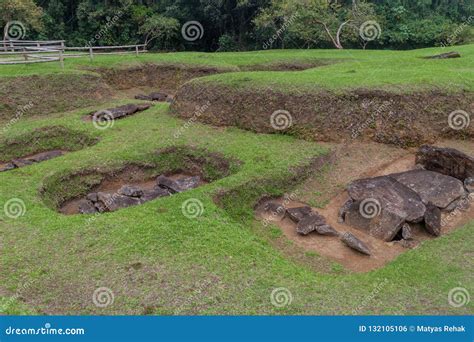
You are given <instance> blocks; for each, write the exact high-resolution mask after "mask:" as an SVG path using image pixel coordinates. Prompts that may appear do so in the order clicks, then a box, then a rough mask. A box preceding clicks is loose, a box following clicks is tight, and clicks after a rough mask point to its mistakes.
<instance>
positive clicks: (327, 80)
mask: <svg viewBox="0 0 474 342" xmlns="http://www.w3.org/2000/svg"><path fill="white" fill-rule="evenodd" d="M450 50H456V51H459V52H460V53H461V55H462V58H459V59H448V60H428V59H422V58H420V57H424V56H429V55H433V54H438V53H443V52H447V51H450ZM318 61H336V63H334V64H332V65H328V66H323V67H317V68H313V69H308V70H304V71H291V72H283V71H274V72H269V71H262V72H245V71H242V70H244V69H245V68H246V67H249V66H256V65H264V64H278V63H313V62H314V63H316V62H318ZM142 63H156V64H182V65H189V66H208V67H215V68H219V69H223V70H226V71H234V72H231V73H224V74H219V75H212V76H209V77H204V78H201V79H199V80H195V82H212V83H213V84H214V83H217V84H224V85H229V86H233V87H246V88H248V87H257V88H258V87H272V88H274V89H281V90H284V91H301V90H305V91H306V90H315V89H320V88H324V89H330V90H340V89H353V88H382V89H388V90H391V91H400V92H406V91H413V90H426V89H445V90H449V91H460V90H468V91H472V90H474V70H473V68H472V66H473V65H474V44H471V45H464V46H456V47H453V48H449V49H447V48H429V49H420V50H413V51H383V50H375V51H373V50H365V51H364V50H270V51H254V52H227V53H224V52H222V53H199V52H179V53H149V54H142V55H140V56H138V57H135V56H133V55H122V56H98V57H97V58H96V59H94V61H93V62H90V61H89V60H88V58H74V59H68V60H66V63H65V65H66V67H65V70H64V71H62V70H61V69H60V68H59V65H58V64H57V63H42V64H34V65H24V66H0V77H14V76H20V75H22V76H28V75H44V74H62V73H86V72H90V71H87V70H86V69H87V68H97V67H100V68H111V67H114V68H117V67H128V66H133V65H140V64H142Z"/></svg>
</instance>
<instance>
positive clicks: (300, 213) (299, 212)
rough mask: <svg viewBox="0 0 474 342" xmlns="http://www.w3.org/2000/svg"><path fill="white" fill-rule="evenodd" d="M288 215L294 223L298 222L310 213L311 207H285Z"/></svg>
mask: <svg viewBox="0 0 474 342" xmlns="http://www.w3.org/2000/svg"><path fill="white" fill-rule="evenodd" d="M286 212H287V214H288V217H289V218H290V219H291V220H292V221H293V222H295V223H298V222H300V221H301V220H302V219H303V218H304V217H306V216H308V215H310V214H311V213H312V209H311V207H309V206H307V205H305V206H302V207H296V208H288V209H286Z"/></svg>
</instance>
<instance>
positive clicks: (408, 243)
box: [395, 239, 418, 249]
mask: <svg viewBox="0 0 474 342" xmlns="http://www.w3.org/2000/svg"><path fill="white" fill-rule="evenodd" d="M395 244H397V245H400V246H402V247H403V248H410V249H413V248H415V247H416V246H417V245H418V241H415V240H404V239H402V240H398V241H395Z"/></svg>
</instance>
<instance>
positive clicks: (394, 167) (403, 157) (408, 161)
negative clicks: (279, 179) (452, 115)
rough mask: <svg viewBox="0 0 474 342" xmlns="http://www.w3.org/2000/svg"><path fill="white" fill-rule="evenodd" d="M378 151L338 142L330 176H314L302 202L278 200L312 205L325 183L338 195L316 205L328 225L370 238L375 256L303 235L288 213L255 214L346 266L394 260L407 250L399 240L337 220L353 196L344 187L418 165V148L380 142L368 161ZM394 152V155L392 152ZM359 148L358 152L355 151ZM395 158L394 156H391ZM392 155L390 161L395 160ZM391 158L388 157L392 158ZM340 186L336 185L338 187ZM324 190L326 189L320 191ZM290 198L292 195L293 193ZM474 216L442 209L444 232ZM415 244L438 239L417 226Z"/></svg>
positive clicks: (466, 146)
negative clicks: (278, 215) (384, 238)
mask: <svg viewBox="0 0 474 342" xmlns="http://www.w3.org/2000/svg"><path fill="white" fill-rule="evenodd" d="M437 145H438V146H443V147H455V148H458V149H460V150H462V151H464V152H467V153H469V152H471V153H472V150H474V142H461V143H460V142H457V141H443V142H440V143H439V144H437ZM374 148H375V149H377V147H374V146H373V144H353V145H352V146H350V147H347V146H344V147H343V148H341V146H338V149H337V152H336V154H335V160H334V163H333V168H332V169H331V170H330V171H329V172H328V173H327V174H326V175H325V177H312V178H310V179H308V180H307V181H306V183H305V184H303V186H301V188H302V189H303V190H297V191H296V192H297V193H298V194H299V195H300V196H299V201H298V200H288V197H286V198H278V199H275V201H276V202H278V203H281V204H283V205H284V206H285V207H288V208H292V207H297V206H301V205H308V203H307V202H311V200H312V198H311V197H314V192H313V196H311V192H309V191H308V189H313V190H319V188H318V186H322V187H325V192H324V195H325V196H326V197H327V196H328V195H331V194H332V195H333V197H332V198H331V199H330V201H329V202H328V203H327V204H325V205H322V206H318V207H314V205H313V207H314V208H313V209H314V210H315V211H317V212H318V213H319V214H321V215H323V216H324V217H325V218H326V221H327V222H328V224H330V225H331V226H332V227H333V228H335V229H336V230H337V231H338V232H339V233H343V232H346V231H348V232H351V233H352V234H354V235H355V236H356V237H358V238H359V239H360V240H362V241H363V242H365V243H366V244H367V245H368V246H369V248H370V249H371V251H372V253H373V255H372V256H370V257H368V256H365V255H362V254H360V253H358V252H356V251H354V250H352V249H350V248H348V247H347V246H346V245H344V244H343V243H342V242H341V241H340V240H339V238H338V237H331V236H322V235H318V234H310V235H308V236H301V235H299V234H297V233H296V224H295V223H294V222H293V221H291V219H289V218H287V217H285V218H284V219H283V220H282V221H278V220H276V221H275V220H274V219H275V217H274V216H271V215H268V214H266V213H264V212H263V211H262V210H261V207H259V208H258V210H257V212H256V216H257V218H258V219H266V220H269V221H272V220H273V222H272V223H273V224H275V225H277V226H279V227H280V228H281V230H282V232H283V233H284V235H285V236H286V238H288V239H290V240H292V241H294V242H295V243H296V244H297V245H298V246H300V247H301V248H303V249H304V250H306V251H314V252H316V253H318V254H320V255H323V256H325V257H328V258H330V259H332V260H334V261H336V262H338V263H340V264H342V265H343V266H344V267H345V268H347V269H349V270H352V271H355V272H367V271H370V270H373V269H376V268H379V267H382V266H383V265H385V264H386V263H387V262H389V261H391V260H393V259H395V258H396V257H397V256H398V255H400V254H401V253H403V252H405V251H406V250H407V248H406V247H404V246H402V245H401V244H400V243H399V242H397V241H393V242H384V241H382V240H379V239H377V238H375V237H372V236H370V235H368V234H366V233H365V232H363V231H360V230H358V229H356V228H352V227H350V226H348V225H346V224H344V223H339V222H338V212H339V209H340V208H341V206H342V205H343V204H344V203H345V202H346V201H347V199H349V196H348V194H347V192H346V191H345V190H341V189H340V186H341V185H342V184H343V187H344V188H345V185H346V184H347V183H349V182H350V181H352V180H354V179H357V178H363V177H375V176H381V175H386V174H390V173H394V172H403V171H407V170H410V169H413V168H414V166H415V153H414V150H411V151H407V150H402V149H395V148H390V147H388V146H386V147H385V148H384V147H383V145H382V146H379V147H378V148H380V149H381V150H380V151H379V153H378V154H377V153H374V154H373V158H372V156H371V160H370V161H368V160H367V159H366V158H367V155H370V154H369V153H370V151H371V150H372V149H374ZM389 150H391V153H390V154H388V153H387V152H388V151H389ZM355 151H358V153H354V152H355ZM390 157H391V158H390ZM390 159H391V160H390ZM387 160H389V161H387ZM336 184H337V185H336ZM319 194H321V193H319ZM290 198H291V196H290ZM473 219H474V205H472V204H471V206H470V208H469V209H468V210H466V211H462V212H458V213H456V214H454V215H453V214H451V215H450V214H449V213H443V219H442V222H444V225H443V227H442V230H441V234H442V235H443V234H448V233H449V232H451V231H453V230H454V229H456V228H457V227H460V226H462V225H464V224H466V223H468V222H469V221H471V220H473ZM412 233H413V242H412V244H413V246H416V245H418V244H419V243H420V242H422V241H425V240H429V239H433V238H435V237H434V236H432V235H430V234H429V233H427V232H426V230H425V229H424V227H423V226H422V225H412Z"/></svg>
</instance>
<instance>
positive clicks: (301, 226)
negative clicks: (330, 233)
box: [296, 212, 326, 235]
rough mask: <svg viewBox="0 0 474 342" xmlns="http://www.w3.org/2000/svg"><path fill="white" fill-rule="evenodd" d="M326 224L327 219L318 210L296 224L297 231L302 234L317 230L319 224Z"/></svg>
mask: <svg viewBox="0 0 474 342" xmlns="http://www.w3.org/2000/svg"><path fill="white" fill-rule="evenodd" d="M323 225H326V219H325V218H324V217H323V216H321V215H319V214H318V213H316V212H313V213H312V214H311V215H308V216H305V217H303V218H302V219H301V220H300V221H299V222H298V225H297V226H296V232H297V233H298V234H301V235H308V234H309V233H311V232H314V231H316V230H317V229H318V228H317V227H318V226H323Z"/></svg>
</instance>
